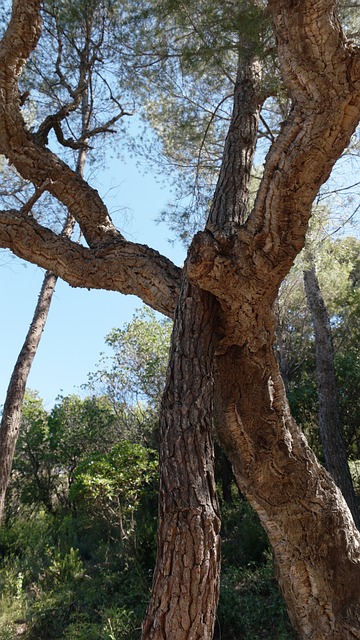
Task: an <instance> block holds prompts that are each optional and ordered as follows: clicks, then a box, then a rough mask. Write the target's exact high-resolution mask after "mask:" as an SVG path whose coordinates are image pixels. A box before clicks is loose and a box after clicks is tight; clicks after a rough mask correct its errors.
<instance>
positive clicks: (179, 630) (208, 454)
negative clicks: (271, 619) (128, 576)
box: [142, 280, 220, 640]
mask: <svg viewBox="0 0 360 640" xmlns="http://www.w3.org/2000/svg"><path fill="white" fill-rule="evenodd" d="M214 305H215V301H214V299H213V298H212V296H209V295H208V294H207V293H206V292H204V291H201V290H200V289H198V288H197V287H193V286H191V285H189V283H188V282H187V281H186V280H185V281H184V283H183V287H182V292H181V295H180V300H179V305H178V308H177V311H176V315H175V325H174V331H173V335H172V346H171V355H170V365H169V369H168V374H167V383H166V389H165V393H164V397H163V400H162V406H161V416H160V452H161V455H160V500H159V529H158V555H157V563H156V568H155V573H154V582H153V589H152V599H151V602H150V606H149V610H148V612H147V616H146V619H145V622H144V625H143V635H142V638H143V640H150V639H151V640H155V639H156V640H163V639H164V638H171V639H173V640H188V639H190V638H191V640H211V639H212V637H213V632H214V623H215V614H216V607H217V601H218V595H219V564H220V538H219V530H220V519H219V512H218V503H217V498H216V490H215V480H214V451H213V441H212V397H213V393H212V391H213V371H212V367H213V352H214V347H215V339H214V335H216V332H215V327H214V322H215V318H216V314H215V310H214ZM209 320H210V321H209Z"/></svg>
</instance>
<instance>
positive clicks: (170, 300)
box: [0, 210, 181, 317]
mask: <svg viewBox="0 0 360 640" xmlns="http://www.w3.org/2000/svg"><path fill="white" fill-rule="evenodd" d="M0 247H1V248H9V249H10V250H11V251H12V252H13V253H14V254H15V255H17V256H18V257H19V258H23V259H24V260H28V261H29V262H33V263H34V264H37V265H38V266H40V267H42V268H44V269H48V270H51V271H52V272H53V273H55V274H56V275H57V276H59V277H61V278H62V279H63V280H65V281H66V282H67V283H68V284H70V285H71V286H73V287H83V288H88V289H106V290H109V291H119V292H120V293H124V294H132V295H135V296H139V298H141V300H143V301H144V302H145V303H146V304H148V305H150V306H151V307H152V308H153V309H156V310H157V311H160V312H161V313H163V314H165V315H167V316H169V317H172V316H173V313H174V310H175V307H176V304H177V299H178V295H179V290H180V280H181V269H180V268H179V267H176V266H175V265H174V264H173V263H172V262H171V261H170V260H169V259H168V258H166V257H164V256H162V255H161V254H160V253H158V252H157V251H155V250H154V249H150V248H149V247H147V246H146V245H142V244H136V243H133V242H126V241H125V240H123V239H117V240H113V241H112V242H109V243H108V245H106V246H103V247H101V248H97V249H89V248H87V247H84V246H82V245H80V244H77V243H75V242H72V241H71V240H69V239H68V238H65V237H60V236H58V235H57V234H56V233H53V232H52V231H50V229H47V228H45V227H43V226H41V225H40V224H39V223H38V222H36V220H35V219H34V218H33V217H32V216H27V215H23V214H22V213H19V212H17V211H15V210H9V211H0Z"/></svg>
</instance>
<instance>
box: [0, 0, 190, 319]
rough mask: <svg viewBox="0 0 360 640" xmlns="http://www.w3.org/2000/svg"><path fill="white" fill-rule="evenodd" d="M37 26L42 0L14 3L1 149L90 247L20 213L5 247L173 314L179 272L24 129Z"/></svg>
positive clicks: (11, 217)
mask: <svg viewBox="0 0 360 640" xmlns="http://www.w3.org/2000/svg"><path fill="white" fill-rule="evenodd" d="M40 25H41V22H40V2H38V1H36V0H32V1H31V2H27V3H20V2H17V1H14V4H13V13H12V18H11V21H10V23H9V27H8V29H7V31H6V34H5V36H4V38H3V40H2V41H1V43H0V152H1V153H3V154H4V155H5V156H6V157H7V158H8V159H9V160H10V162H11V163H13V164H14V166H15V167H16V169H17V170H18V171H19V173H20V174H21V175H22V177H23V178H25V179H26V180H29V181H31V182H32V183H33V184H34V185H35V187H36V188H38V189H41V188H42V185H44V184H46V188H47V190H48V191H49V192H50V193H51V194H52V195H53V196H54V197H55V198H57V199H58V200H59V201H60V202H62V203H63V204H64V205H65V207H67V209H68V211H69V214H70V215H72V216H74V218H75V219H76V220H77V221H78V223H79V224H80V227H81V230H82V232H83V234H84V237H85V240H86V241H87V243H88V245H89V247H90V250H89V249H86V248H85V247H82V246H80V245H76V244H75V243H73V242H71V241H69V240H66V239H64V238H59V237H58V236H56V235H55V234H54V233H52V232H51V231H50V230H49V229H46V228H44V227H41V226H40V225H38V224H37V223H36V222H35V220H34V219H33V218H31V217H26V216H23V215H19V213H17V212H16V211H8V212H2V213H1V214H0V244H1V246H2V247H8V248H10V249H11V250H12V251H13V252H14V253H15V254H16V255H18V256H19V257H22V258H24V259H26V260H29V261H30V262H34V263H36V264H38V265H39V266H41V267H44V268H45V269H49V270H51V271H53V272H54V273H56V275H58V276H60V277H61V278H63V279H64V280H66V281H67V282H68V283H69V284H71V285H72V286H81V287H89V288H91V287H94V288H104V289H110V290H115V291H121V292H122V293H131V294H134V295H138V296H139V297H140V298H141V299H142V300H143V301H144V302H146V303H147V304H149V305H150V306H152V307H153V308H155V309H157V310H159V311H161V312H162V313H165V314H166V315H170V316H172V314H173V312H174V308H175V305H176V301H177V297H178V291H179V282H180V269H178V268H177V267H175V266H174V265H173V264H172V263H171V261H169V260H167V259H166V258H164V257H162V256H160V254H158V253H157V252H156V251H153V250H151V249H149V248H148V247H146V246H145V245H136V244H134V243H126V241H125V240H124V238H123V237H122V236H121V234H120V233H119V231H118V230H117V229H116V228H115V227H114V225H113V223H112V221H111V218H110V216H109V214H108V211H107V208H106V206H105V204H104V203H103V201H102V200H101V198H100V196H99V194H98V192H97V191H95V190H94V189H92V188H91V187H90V186H89V184H88V183H87V182H86V181H85V180H83V178H82V177H81V176H79V175H77V174H76V172H75V171H73V170H72V169H70V167H68V166H67V165H66V164H65V163H64V162H63V161H61V160H60V159H59V158H58V157H57V156H56V155H55V154H54V153H52V152H51V151H49V150H48V149H47V148H45V147H44V146H43V145H42V144H41V142H40V141H39V138H38V137H37V136H36V135H32V134H31V133H30V132H29V131H28V130H27V128H26V125H25V122H24V120H23V117H22V114H21V111H20V108H19V106H20V97H19V91H18V86H17V78H18V75H19V73H20V72H21V69H22V66H23V64H24V62H25V61H26V59H27V57H28V56H29V55H30V53H31V51H32V49H33V48H34V47H35V46H36V43H37V39H38V36H39V31H40ZM79 95H80V94H79ZM115 120H116V118H115V119H113V120H111V121H110V122H113V121H115Z"/></svg>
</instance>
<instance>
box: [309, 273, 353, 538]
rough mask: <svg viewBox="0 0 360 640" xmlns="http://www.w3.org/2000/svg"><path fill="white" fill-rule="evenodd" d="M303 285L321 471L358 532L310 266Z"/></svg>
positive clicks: (322, 309)
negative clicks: (322, 461)
mask: <svg viewBox="0 0 360 640" xmlns="http://www.w3.org/2000/svg"><path fill="white" fill-rule="evenodd" d="M304 284H305V293H306V299H307V303H308V306H309V310H310V314H311V318H312V323H313V326H314V334H315V350H316V377H317V386H318V402H319V424H320V437H321V442H322V446H323V452H324V458H325V467H326V469H327V470H328V472H329V473H330V474H331V476H332V477H333V479H334V480H335V482H336V484H337V486H338V487H339V489H340V490H341V491H342V494H343V496H344V498H345V500H346V502H347V504H348V506H349V509H350V511H351V513H352V516H353V518H354V522H355V524H356V526H357V528H358V529H359V530H360V514H359V511H358V508H357V504H356V498H355V492H354V486H353V483H352V479H351V475H350V469H349V464H348V457H347V452H346V444H345V439H344V435H343V432H342V429H341V420H340V410H339V402H338V391H337V383H336V374H335V365H334V347H333V342H332V336H331V327H330V320H329V314H328V312H327V309H326V306H325V303H324V299H323V297H322V294H321V291H320V287H319V282H318V279H317V275H316V271H315V266H314V265H312V267H311V268H309V269H307V270H306V271H304Z"/></svg>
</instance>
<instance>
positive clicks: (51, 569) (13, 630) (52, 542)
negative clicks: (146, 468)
mask: <svg viewBox="0 0 360 640" xmlns="http://www.w3.org/2000/svg"><path fill="white" fill-rule="evenodd" d="M148 497H149V496H148ZM150 502H151V501H150ZM150 502H149V501H148V504H147V507H149V504H150ZM152 509H153V513H152V514H151V517H150V518H149V519H147V521H146V525H145V523H143V524H142V522H141V517H142V518H144V517H145V513H144V511H143V512H142V513H141V509H140V510H139V512H138V514H137V523H138V527H136V540H135V531H134V536H133V537H132V538H131V539H128V540H121V539H120V537H118V538H117V539H116V536H115V535H112V536H110V535H109V530H108V529H107V528H106V527H104V523H102V522H101V520H100V519H94V518H93V517H92V516H91V514H89V515H88V516H86V515H85V514H81V515H76V516H75V515H70V514H69V513H56V514H48V513H45V512H44V510H41V509H38V510H37V511H36V512H34V511H33V512H31V513H30V511H28V512H26V510H25V509H24V511H23V512H22V513H20V514H18V515H17V517H16V518H12V519H11V520H10V521H9V522H8V523H7V524H6V525H5V526H3V528H2V530H1V534H0V554H1V568H0V592H1V613H0V640H13V639H14V638H23V639H24V640H35V639H36V640H60V638H61V639H62V640H138V639H139V638H140V632H141V630H140V627H141V620H142V617H143V615H144V611H145V608H146V605H147V601H148V598H149V593H150V588H151V577H152V570H153V566H154V560H155V539H156V531H155V529H156V518H155V515H154V513H156V506H155V503H153V504H152ZM112 534H114V532H112ZM215 638H216V639H218V640H235V639H236V640H239V639H240V638H241V639H244V640H250V639H251V640H257V639H260V638H267V639H269V640H271V639H273V640H290V639H291V638H295V635H294V633H293V631H292V629H291V626H290V623H289V621H288V618H287V614H286V611H285V608H284V604H283V601H282V598H281V595H280V593H279V590H278V587H277V584H276V581H275V579H274V576H273V567H272V561H271V554H270V552H269V548H268V544H267V541H266V537H265V534H264V532H263V530H262V528H261V526H260V525H259V523H258V520H257V517H256V515H255V514H254V513H253V512H252V510H251V508H250V507H249V505H248V504H247V503H246V502H244V501H242V500H241V499H240V498H236V499H235V500H234V501H233V503H231V504H224V505H223V575H222V589H221V598H220V605H219V610H218V618H217V623H216V630H215Z"/></svg>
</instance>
